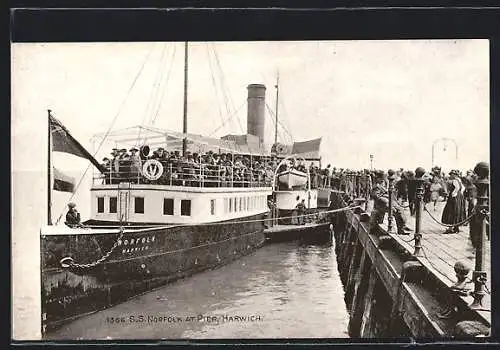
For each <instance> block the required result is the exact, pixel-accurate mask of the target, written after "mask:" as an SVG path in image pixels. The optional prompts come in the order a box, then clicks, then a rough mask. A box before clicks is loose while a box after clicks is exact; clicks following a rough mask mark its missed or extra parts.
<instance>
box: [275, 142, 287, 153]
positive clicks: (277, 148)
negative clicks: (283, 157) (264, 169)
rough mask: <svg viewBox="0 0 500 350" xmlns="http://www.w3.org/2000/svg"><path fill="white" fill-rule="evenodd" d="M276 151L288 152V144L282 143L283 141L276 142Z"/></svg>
mask: <svg viewBox="0 0 500 350" xmlns="http://www.w3.org/2000/svg"><path fill="white" fill-rule="evenodd" d="M276 153H278V154H285V153H286V146H285V145H283V144H281V143H278V144H276Z"/></svg>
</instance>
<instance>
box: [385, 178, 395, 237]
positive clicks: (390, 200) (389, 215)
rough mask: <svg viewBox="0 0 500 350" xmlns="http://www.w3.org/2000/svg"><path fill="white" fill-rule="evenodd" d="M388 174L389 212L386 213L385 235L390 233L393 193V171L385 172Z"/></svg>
mask: <svg viewBox="0 0 500 350" xmlns="http://www.w3.org/2000/svg"><path fill="white" fill-rule="evenodd" d="M387 173H388V174H389V177H388V180H389V186H388V192H389V210H388V212H387V233H392V219H393V217H392V206H393V203H392V192H393V191H394V178H395V177H394V170H392V169H389V171H388V172H387Z"/></svg>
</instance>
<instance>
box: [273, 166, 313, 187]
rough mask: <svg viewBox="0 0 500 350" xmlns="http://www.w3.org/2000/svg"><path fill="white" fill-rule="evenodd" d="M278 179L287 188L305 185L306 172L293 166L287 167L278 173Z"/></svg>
mask: <svg viewBox="0 0 500 350" xmlns="http://www.w3.org/2000/svg"><path fill="white" fill-rule="evenodd" d="M278 181H279V182H280V183H281V184H283V185H285V186H287V187H288V188H295V187H300V186H306V185H307V173H304V172H302V171H299V170H297V169H294V168H289V169H287V170H285V171H282V172H281V173H279V174H278Z"/></svg>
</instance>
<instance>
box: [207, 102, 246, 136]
mask: <svg viewBox="0 0 500 350" xmlns="http://www.w3.org/2000/svg"><path fill="white" fill-rule="evenodd" d="M245 103H246V102H245V101H243V103H242V104H241V105H240V106H239V107H238V109H237V110H236V111H235V112H234V113H232V114H231V115H230V116H229V118H227V119H226V120H225V121H224V123H223V124H222V125H220V126H218V127H217V128H216V129H215V130H214V131H212V132H211V133H210V134H209V135H208V137H211V136H213V135H214V134H215V133H216V132H217V131H219V130H220V129H222V127H224V125H226V124H227V123H228V122H230V121H231V119H232V118H233V117H234V116H235V115H237V113H238V112H239V111H240V110H241V108H242V107H243V106H244V105H245Z"/></svg>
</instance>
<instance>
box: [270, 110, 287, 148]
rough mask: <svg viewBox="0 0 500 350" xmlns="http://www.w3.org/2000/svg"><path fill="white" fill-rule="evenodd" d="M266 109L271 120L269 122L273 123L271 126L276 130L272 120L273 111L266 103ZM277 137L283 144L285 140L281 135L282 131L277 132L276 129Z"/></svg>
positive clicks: (274, 121)
mask: <svg viewBox="0 0 500 350" xmlns="http://www.w3.org/2000/svg"><path fill="white" fill-rule="evenodd" d="M266 108H267V111H268V112H269V114H268V115H270V119H271V121H272V123H273V126H274V128H276V120H274V117H275V114H274V112H273V110H272V109H271V107H269V105H268V104H267V103H266ZM278 136H279V138H280V139H281V140H282V141H283V142H285V138H284V137H283V133H282V131H281V130H279V129H278Z"/></svg>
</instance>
